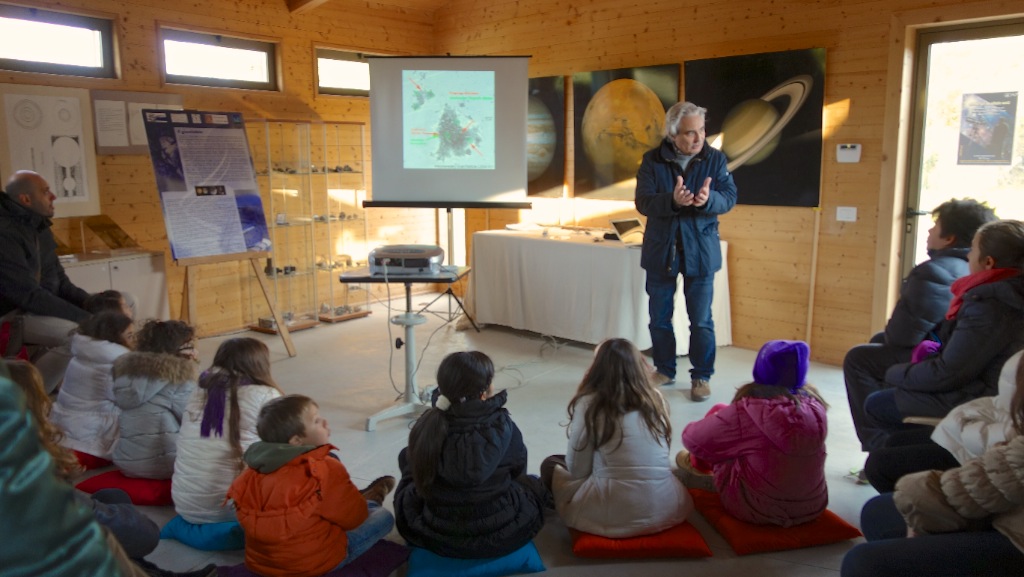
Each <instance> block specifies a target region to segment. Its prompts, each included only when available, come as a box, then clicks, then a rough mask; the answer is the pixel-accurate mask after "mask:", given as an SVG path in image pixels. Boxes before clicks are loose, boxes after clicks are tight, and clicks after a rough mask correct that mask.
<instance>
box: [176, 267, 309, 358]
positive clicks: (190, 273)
mask: <svg viewBox="0 0 1024 577" xmlns="http://www.w3.org/2000/svg"><path fill="white" fill-rule="evenodd" d="M269 256H270V253H269V252H243V253H236V254H221V255H213V256H201V257H194V258H183V259H178V260H176V261H174V262H175V263H177V265H178V266H184V267H185V287H184V290H182V295H181V320H183V321H185V322H188V323H191V322H192V319H195V318H196V296H195V290H196V286H195V285H196V283H197V281H198V276H197V275H196V273H197V272H198V271H196V270H195V269H194V267H196V266H198V265H203V264H216V263H219V262H235V261H240V260H247V261H249V264H250V265H251V266H252V270H253V272H254V273H255V276H256V280H258V281H259V283H260V289H261V290H262V291H263V296H264V298H266V299H267V306H268V307H270V314H271V316H273V317H274V325H275V326H276V327H277V330H276V331H270V330H268V329H265V330H264V331H261V332H271V334H272V333H273V332H277V333H278V334H279V335H281V340H282V341H284V348H285V349H286V350H287V351H288V356H289V357H294V356H295V355H296V354H297V353H296V352H295V343H293V342H292V335H291V332H290V331H289V328H288V325H286V324H285V322H284V319H283V318H281V313H280V312H278V310H277V304H276V303H275V302H274V298H273V297H272V296H271V295H270V287H268V286H267V279H266V278H264V276H263V270H262V269H261V268H260V262H259V261H261V260H263V259H266V258H267V257H269ZM313 324H316V323H315V322H314V323H313ZM303 328H305V327H303Z"/></svg>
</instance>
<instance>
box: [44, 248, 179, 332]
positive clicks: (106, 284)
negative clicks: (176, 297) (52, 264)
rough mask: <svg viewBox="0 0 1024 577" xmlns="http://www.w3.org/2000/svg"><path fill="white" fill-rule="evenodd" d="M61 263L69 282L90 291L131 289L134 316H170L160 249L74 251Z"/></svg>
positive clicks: (129, 290) (123, 290)
mask: <svg viewBox="0 0 1024 577" xmlns="http://www.w3.org/2000/svg"><path fill="white" fill-rule="evenodd" d="M62 264H63V265H64V271H65V272H66V273H67V274H68V278H70V279H71V282H73V283H75V284H76V285H78V286H79V287H81V288H82V289H84V290H86V291H88V292H90V293H96V292H100V291H104V290H108V289H114V290H118V291H121V292H126V293H130V294H131V295H132V296H133V297H134V298H135V318H136V320H139V321H144V320H146V319H161V320H166V319H169V318H170V316H171V312H170V306H169V303H168V298H167V277H166V274H165V270H164V254H163V253H162V252H157V251H146V250H138V249H117V250H113V251H110V252H92V253H86V254H77V255H74V260H63V261H62Z"/></svg>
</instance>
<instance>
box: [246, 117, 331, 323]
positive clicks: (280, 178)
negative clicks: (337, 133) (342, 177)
mask: <svg viewBox="0 0 1024 577" xmlns="http://www.w3.org/2000/svg"><path fill="white" fill-rule="evenodd" d="M313 130H319V128H315V129H314V127H313V126H311V125H310V124H309V123H300V122H288V121H275V120H248V121H246V134H247V136H248V139H249V148H250V150H251V153H252V159H253V168H254V169H255V171H256V180H257V182H258V183H259V187H260V196H261V197H262V200H263V206H264V211H265V213H266V216H267V226H268V228H269V230H270V240H271V249H270V252H271V257H270V258H268V259H267V261H266V263H265V266H264V268H263V274H264V275H265V277H266V279H267V280H269V281H270V282H269V283H268V284H269V286H270V291H271V293H272V294H271V295H270V296H271V298H272V299H273V300H274V302H275V303H276V306H277V308H278V312H280V314H281V317H282V319H283V321H284V322H285V323H286V324H287V326H288V329H289V331H297V330H302V329H306V328H310V327H313V326H315V325H316V324H318V316H319V315H318V309H317V306H318V305H317V295H316V288H317V287H316V281H317V277H316V275H317V272H316V269H315V261H314V254H313V247H314V226H313V178H314V175H315V173H314V172H313V170H314V168H317V169H319V168H318V167H315V166H314V163H313V161H312V159H311V149H312V147H311V131H313ZM316 176H317V177H319V175H318V174H317V175H316ZM247 278H248V294H249V319H248V325H249V328H251V329H253V330H256V331H260V332H267V333H276V332H277V326H276V323H275V322H274V319H273V316H272V315H271V313H270V307H269V305H268V303H267V299H264V298H263V295H262V294H261V292H260V291H261V289H260V287H259V282H258V280H257V279H256V278H255V277H253V276H252V274H251V272H250V273H249V274H248V275H247Z"/></svg>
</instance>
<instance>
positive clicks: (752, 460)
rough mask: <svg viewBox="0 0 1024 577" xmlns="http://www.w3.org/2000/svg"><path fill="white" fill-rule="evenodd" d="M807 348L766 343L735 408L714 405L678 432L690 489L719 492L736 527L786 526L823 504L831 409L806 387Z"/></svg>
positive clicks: (805, 519) (801, 344) (810, 516)
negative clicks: (744, 524)
mask: <svg viewBox="0 0 1024 577" xmlns="http://www.w3.org/2000/svg"><path fill="white" fill-rule="evenodd" d="M809 357H810V349H809V348H808V346H807V343H805V342H802V341H769V342H767V343H765V345H764V346H763V347H761V351H760V352H758V354H757V359H756V360H755V361H754V382H752V383H749V384H746V385H743V386H742V387H740V388H739V390H737V391H736V395H735V396H734V397H733V400H732V404H729V405H715V406H714V407H712V408H711V410H710V411H709V412H708V414H707V416H705V417H704V418H703V419H701V420H700V421H696V422H693V423H690V424H689V425H687V426H686V428H685V429H684V430H683V445H684V446H685V447H686V448H687V449H688V450H689V453H687V452H686V451H680V453H679V454H678V455H676V464H677V465H678V466H679V468H680V476H681V478H682V480H683V483H684V484H686V486H688V487H694V488H700V489H705V490H710V491H717V492H718V493H719V494H720V495H721V498H722V506H723V507H724V508H725V510H726V511H727V512H728V513H729V514H730V515H732V516H733V517H736V518H737V519H739V520H741V521H746V522H747V523H754V524H758V525H779V526H782V527H790V526H792V525H799V524H801V523H807V522H810V521H813V520H814V519H817V518H818V515H820V514H821V513H822V512H823V511H824V510H825V507H826V506H827V505H828V488H827V487H826V486H825V436H826V435H827V434H828V424H827V421H826V419H825V410H826V409H827V408H828V404H827V403H825V401H824V400H823V399H822V398H821V395H820V394H819V393H818V391H817V389H815V388H814V386H813V385H810V384H808V383H807V382H806V380H805V379H806V377H807V368H808V358H809Z"/></svg>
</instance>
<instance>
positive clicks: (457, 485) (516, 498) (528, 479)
mask: <svg viewBox="0 0 1024 577" xmlns="http://www.w3.org/2000/svg"><path fill="white" fill-rule="evenodd" d="M493 379H494V364H493V363H492V362H491V359H490V358H489V357H488V356H487V355H485V354H484V353H481V352H477V351H467V352H458V353H452V354H450V355H448V356H447V357H445V358H444V360H443V361H441V366H440V367H438V369H437V386H438V388H437V393H438V394H437V395H436V397H435V399H434V402H433V407H432V408H429V409H427V410H426V411H425V412H424V413H423V415H421V416H420V418H419V419H417V421H416V424H415V425H413V428H412V431H411V432H410V433H409V446H408V448H406V449H402V451H401V453H399V455H398V466H399V467H400V468H401V470H402V480H401V481H400V482H399V484H398V488H397V489H396V491H395V524H396V526H397V527H398V532H399V533H400V534H401V535H402V537H404V538H405V539H406V540H407V541H408V542H409V543H410V544H412V545H414V546H416V547H422V548H424V549H428V550H430V551H432V552H434V553H436V554H438V555H441V556H444V557H457V558H492V557H501V556H504V555H507V554H509V553H512V552H513V551H516V550H517V549H519V548H521V547H523V546H524V545H526V544H527V543H529V542H530V541H531V540H532V539H533V537H534V536H535V535H536V534H537V533H538V532H539V531H540V529H541V526H543V524H544V515H543V511H542V509H543V505H544V501H545V496H546V495H545V494H546V491H545V490H544V488H543V487H542V486H541V484H540V480H539V479H537V478H536V477H532V476H529V475H526V456H527V455H526V445H524V444H523V435H522V433H521V432H520V431H519V428H518V427H517V426H516V424H515V423H514V422H512V417H511V415H509V412H508V410H507V409H505V408H504V405H505V401H506V400H507V391H501V392H500V393H497V394H494V395H493V396H492V391H491V382H492V380H493Z"/></svg>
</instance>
